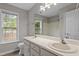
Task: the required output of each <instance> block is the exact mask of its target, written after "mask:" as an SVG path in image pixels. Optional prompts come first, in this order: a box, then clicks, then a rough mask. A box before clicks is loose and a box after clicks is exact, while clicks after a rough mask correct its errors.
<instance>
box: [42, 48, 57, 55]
mask: <svg viewBox="0 0 79 59" xmlns="http://www.w3.org/2000/svg"><path fill="white" fill-rule="evenodd" d="M41 56H56V55H55V54H53V53H50V52H48V51H47V50H45V49H41Z"/></svg>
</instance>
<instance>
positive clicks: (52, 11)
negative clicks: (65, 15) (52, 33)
mask: <svg viewBox="0 0 79 59" xmlns="http://www.w3.org/2000/svg"><path fill="white" fill-rule="evenodd" d="M69 4H70V3H57V5H54V6H51V8H50V9H47V10H46V11H45V12H42V13H41V15H42V16H45V17H51V16H55V15H57V14H58V13H59V11H60V9H62V8H63V7H66V6H68V5H69ZM10 5H13V6H16V7H18V8H21V9H24V10H30V9H31V8H32V7H33V6H34V5H35V3H10ZM37 10H38V12H37V14H39V15H40V9H37Z"/></svg>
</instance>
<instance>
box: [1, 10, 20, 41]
mask: <svg viewBox="0 0 79 59" xmlns="http://www.w3.org/2000/svg"><path fill="white" fill-rule="evenodd" d="M3 12H4V13H8V14H13V15H16V16H17V19H16V41H17V40H19V13H17V12H12V11H9V10H5V9H0V13H1V14H2V13H3ZM0 16H2V15H0ZM0 21H2V18H1V19H0ZM0 36H1V35H0Z"/></svg>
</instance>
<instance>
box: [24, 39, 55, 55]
mask: <svg viewBox="0 0 79 59" xmlns="http://www.w3.org/2000/svg"><path fill="white" fill-rule="evenodd" d="M24 55H25V56H56V55H55V54H53V53H50V52H48V51H47V50H45V49H43V48H42V47H40V46H38V45H36V44H34V43H32V42H29V41H27V40H24Z"/></svg>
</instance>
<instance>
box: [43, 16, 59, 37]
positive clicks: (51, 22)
mask: <svg viewBox="0 0 79 59" xmlns="http://www.w3.org/2000/svg"><path fill="white" fill-rule="evenodd" d="M43 34H45V35H51V36H55V37H59V36H60V28H59V17H58V16H55V17H51V18H49V19H47V20H45V21H43Z"/></svg>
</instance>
